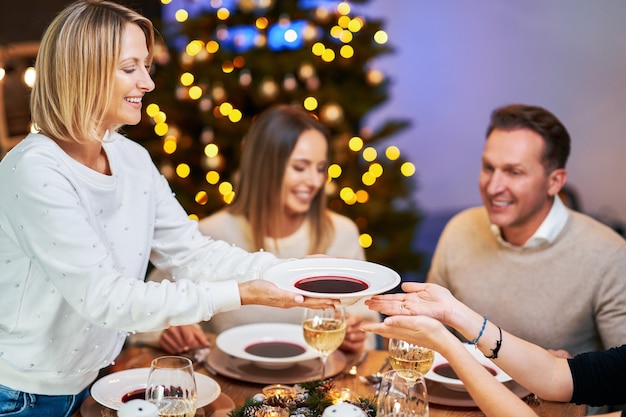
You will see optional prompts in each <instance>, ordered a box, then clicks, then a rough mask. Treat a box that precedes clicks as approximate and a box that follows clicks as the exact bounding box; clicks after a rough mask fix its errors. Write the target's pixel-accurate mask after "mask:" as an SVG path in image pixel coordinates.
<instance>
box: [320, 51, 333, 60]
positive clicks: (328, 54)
mask: <svg viewBox="0 0 626 417" xmlns="http://www.w3.org/2000/svg"><path fill="white" fill-rule="evenodd" d="M334 60H335V51H333V50H332V49H326V50H325V51H324V53H323V54H322V61H324V62H332V61H334Z"/></svg>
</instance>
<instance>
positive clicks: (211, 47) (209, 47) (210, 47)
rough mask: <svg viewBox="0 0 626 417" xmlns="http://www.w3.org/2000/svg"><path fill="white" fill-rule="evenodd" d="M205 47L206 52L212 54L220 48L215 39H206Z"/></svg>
mask: <svg viewBox="0 0 626 417" xmlns="http://www.w3.org/2000/svg"><path fill="white" fill-rule="evenodd" d="M205 49H206V51H207V52H208V53H210V54H214V53H216V52H217V51H218V50H219V49H220V44H219V43H217V42H216V41H208V42H207V44H206V47H205Z"/></svg>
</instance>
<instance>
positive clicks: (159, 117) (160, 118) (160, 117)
mask: <svg viewBox="0 0 626 417" xmlns="http://www.w3.org/2000/svg"><path fill="white" fill-rule="evenodd" d="M166 120H167V116H166V115H165V113H164V112H162V111H160V112H158V113H157V114H155V115H154V123H165V121H166Z"/></svg>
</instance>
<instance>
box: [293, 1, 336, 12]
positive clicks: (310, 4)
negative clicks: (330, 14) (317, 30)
mask: <svg viewBox="0 0 626 417" xmlns="http://www.w3.org/2000/svg"><path fill="white" fill-rule="evenodd" d="M339 3H341V1H338V0H298V7H300V8H301V9H317V8H318V7H323V8H325V9H328V10H331V9H333V10H334V9H337V5H338V4H339Z"/></svg>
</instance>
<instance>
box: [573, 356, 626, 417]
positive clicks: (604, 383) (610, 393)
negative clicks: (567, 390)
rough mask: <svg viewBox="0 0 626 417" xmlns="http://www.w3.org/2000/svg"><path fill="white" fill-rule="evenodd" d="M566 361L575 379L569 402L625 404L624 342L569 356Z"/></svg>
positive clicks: (596, 404)
mask: <svg viewBox="0 0 626 417" xmlns="http://www.w3.org/2000/svg"><path fill="white" fill-rule="evenodd" d="M568 364H569V367H570V371H571V372H572V379H573V382H574V392H573V394H572V399H571V402H573V403H576V404H588V405H592V406H600V405H618V404H624V403H626V392H624V389H623V388H624V386H626V345H622V346H620V347H618V348H611V349H609V350H606V351H595V352H588V353H582V354H580V355H576V356H575V357H574V358H573V359H568ZM622 415H624V414H623V413H622Z"/></svg>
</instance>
